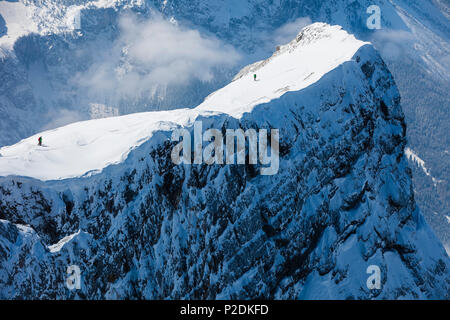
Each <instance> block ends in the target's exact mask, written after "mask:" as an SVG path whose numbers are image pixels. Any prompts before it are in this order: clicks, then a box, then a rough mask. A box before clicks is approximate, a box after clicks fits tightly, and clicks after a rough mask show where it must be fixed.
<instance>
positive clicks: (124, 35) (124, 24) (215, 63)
mask: <svg viewBox="0 0 450 320" xmlns="http://www.w3.org/2000/svg"><path fill="white" fill-rule="evenodd" d="M119 26H120V36H119V39H118V40H117V41H115V42H114V44H113V45H112V47H111V48H107V49H106V50H103V52H101V53H100V55H99V57H98V58H97V60H96V61H97V62H95V63H93V64H92V66H91V67H90V69H89V70H88V72H86V73H82V74H78V75H77V76H76V78H75V80H76V82H77V83H78V84H80V85H81V86H83V87H86V88H87V89H88V90H89V93H91V94H94V95H95V94H101V95H103V96H108V95H110V96H111V97H113V99H114V97H116V98H121V97H124V96H136V95H141V94H142V93H145V92H150V91H151V90H152V88H154V87H155V86H158V85H162V86H166V85H183V84H186V83H187V82H188V81H190V80H192V79H199V80H201V81H209V80H212V78H213V73H214V69H215V68H220V67H230V66H233V65H234V64H236V63H237V62H238V60H239V59H240V55H239V54H238V53H237V51H236V50H235V49H234V48H232V47H230V46H228V45H226V44H224V43H222V42H221V41H219V40H218V39H216V38H214V37H212V36H205V35H202V34H200V32H199V31H197V30H192V29H188V28H186V27H182V26H179V25H178V23H175V22H174V21H167V20H164V19H163V18H161V17H160V16H154V17H152V18H151V19H150V20H146V21H142V20H139V19H138V18H137V17H136V16H135V15H126V16H123V17H122V18H121V19H120V22H119Z"/></svg>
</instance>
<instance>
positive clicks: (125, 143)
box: [0, 23, 367, 180]
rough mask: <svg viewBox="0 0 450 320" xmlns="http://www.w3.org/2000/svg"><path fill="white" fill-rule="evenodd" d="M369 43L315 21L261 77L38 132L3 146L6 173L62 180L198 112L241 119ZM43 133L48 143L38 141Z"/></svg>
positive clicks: (118, 156)
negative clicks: (184, 100)
mask: <svg viewBox="0 0 450 320" xmlns="http://www.w3.org/2000/svg"><path fill="white" fill-rule="evenodd" d="M365 44H367V43H365V42H362V41H359V40H357V39H355V37H354V36H352V35H349V34H348V33H347V32H345V31H344V30H342V28H341V27H340V26H328V25H326V24H323V23H316V24H313V25H311V26H309V27H306V28H305V29H304V30H303V31H302V32H301V33H300V34H299V35H298V37H297V38H296V39H295V40H294V41H292V42H291V43H289V44H287V45H285V46H283V47H282V48H281V49H280V50H279V51H277V52H276V53H275V54H274V55H273V56H272V57H271V58H269V59H267V60H266V61H263V62H260V63H259V65H258V68H256V69H254V70H253V71H252V72H256V73H257V76H258V78H257V81H254V80H253V74H249V73H248V72H244V71H243V72H240V73H239V76H238V77H237V78H236V80H235V81H233V82H231V83H230V84H229V85H227V86H226V87H224V88H222V89H220V90H218V91H216V92H215V93H213V94H211V95H210V96H209V97H207V98H206V99H205V101H204V102H203V103H202V104H201V105H199V106H198V107H197V108H195V109H192V110H189V109H185V110H173V111H162V112H147V113H138V114H131V115H126V116H121V117H116V118H107V119H99V120H90V121H85V122H79V123H74V124H70V125H68V126H66V127H63V128H58V129H55V130H51V131H46V132H42V133H39V134H36V135H34V136H32V137H30V138H27V139H24V140H22V141H20V142H19V143H17V144H16V145H14V146H10V147H3V148H1V149H0V155H1V157H0V176H8V175H18V176H27V177H33V178H37V179H41V180H58V179H66V178H73V177H79V176H83V175H85V174H86V173H87V172H99V171H101V170H102V169H103V168H105V167H106V166H108V165H111V164H117V163H120V162H123V161H124V160H125V159H126V157H127V155H128V153H129V152H130V150H133V149H134V148H135V147H137V146H139V145H141V144H142V143H143V142H145V141H147V140H148V139H149V138H150V137H151V136H152V134H153V133H154V132H156V131H159V130H173V129H174V128H176V127H177V126H182V127H187V126H189V125H190V124H192V122H193V121H195V119H197V118H198V117H207V116H211V115H214V114H228V115H230V116H231V117H233V118H236V119H240V118H242V116H243V114H244V113H249V112H251V111H252V109H253V108H254V107H255V106H257V105H260V104H264V103H268V102H270V101H271V100H274V99H278V98H280V97H281V96H282V95H284V94H285V93H286V92H290V91H299V90H302V89H304V88H306V87H308V86H310V85H312V84H313V83H315V82H317V81H318V80H319V79H320V78H322V77H323V76H324V75H325V74H326V73H328V72H329V71H331V70H333V69H335V68H336V67H337V66H339V65H341V64H343V63H345V62H347V61H350V60H351V59H352V57H353V56H354V55H355V53H356V51H357V50H358V49H359V48H360V47H361V46H363V45H365ZM330 48H333V49H332V50H330ZM244 70H247V69H244ZM262 92H263V93H264V95H263V96H262V95H261V93H262ZM40 136H42V137H43V140H44V147H38V146H37V139H38V137H40Z"/></svg>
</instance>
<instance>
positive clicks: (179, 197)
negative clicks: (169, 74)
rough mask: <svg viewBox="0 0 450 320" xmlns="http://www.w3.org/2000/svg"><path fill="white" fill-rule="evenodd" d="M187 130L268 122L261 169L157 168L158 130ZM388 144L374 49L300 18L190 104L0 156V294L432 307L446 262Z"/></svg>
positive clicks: (398, 149)
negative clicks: (294, 30)
mask: <svg viewBox="0 0 450 320" xmlns="http://www.w3.org/2000/svg"><path fill="white" fill-rule="evenodd" d="M254 74H256V80H255V79H254V77H253V76H254ZM199 122H201V123H202V126H203V129H205V130H206V129H217V131H218V132H226V131H227V130H228V129H242V130H243V131H244V130H252V129H253V130H266V131H269V130H273V129H277V130H279V137H280V140H279V170H278V172H277V174H274V175H267V176H264V175H259V174H258V172H259V169H261V165H260V164H249V163H248V161H247V162H246V164H214V165H207V164H187V163H184V164H183V163H182V164H175V163H174V162H173V161H172V159H171V154H172V151H173V149H174V147H175V145H176V142H174V141H173V139H171V138H172V137H173V133H174V132H175V131H176V130H182V129H185V130H186V131H187V132H192V131H194V132H195V126H196V123H199ZM405 135H406V124H405V120H404V115H403V112H402V110H401V106H400V96H399V93H398V90H397V87H396V85H395V82H394V80H393V78H392V75H391V74H390V72H389V70H388V69H387V67H386V65H385V63H384V62H383V60H382V59H381V58H380V56H379V55H378V53H377V51H376V50H375V49H374V48H373V47H372V46H371V45H370V44H368V43H365V42H362V41H359V40H357V39H355V38H354V37H353V36H352V35H349V34H348V33H347V32H345V31H343V30H342V29H341V28H340V27H339V26H330V25H327V24H323V23H317V24H313V25H310V26H308V27H306V28H304V29H303V30H302V31H301V33H300V34H299V35H298V36H297V37H296V38H295V39H294V40H293V41H292V42H290V43H289V44H287V45H285V46H281V47H279V48H278V50H277V51H276V52H275V53H274V55H273V56H272V57H271V58H269V59H267V60H264V61H260V62H258V63H256V64H253V65H250V66H248V67H246V68H244V69H243V70H242V71H241V72H240V73H239V74H238V75H237V76H236V77H235V78H234V81H232V82H231V83H230V84H229V85H227V86H225V87H224V88H222V89H220V90H218V91H216V92H215V93H213V94H211V95H210V96H209V97H208V98H206V99H205V101H204V102H203V103H202V104H200V105H199V106H198V107H196V108H194V109H182V110H174V111H165V112H149V113H140V114H133V115H128V116H122V117H116V118H106V119H102V120H91V121H87V122H80V123H75V124H71V125H69V126H66V127H62V128H59V129H55V130H52V131H47V132H43V133H40V134H39V135H37V136H34V137H31V138H29V139H25V140H23V141H21V142H19V143H18V144H16V145H14V146H10V147H4V148H2V149H0V153H1V155H2V156H1V157H0V175H2V176H3V177H1V178H0V219H3V220H0V298H83V299H100V298H130V299H134V298H136V299H138V298H146V299H165V298H176V299H184V298H192V299H235V298H241V299H248V298H267V299H271V298H275V299H319V298H320V299H372V298H373V299H417V298H436V299H439V298H441V299H442V298H448V292H449V290H448V289H449V288H448V281H449V275H450V271H449V258H448V256H447V254H446V253H445V250H444V248H443V247H442V245H441V244H440V243H439V241H438V240H437V239H436V237H435V236H434V234H433V232H432V231H431V230H430V228H429V227H428V225H427V224H426V223H425V221H424V219H423V217H422V215H421V213H420V211H419V209H418V207H417V206H416V204H415V200H414V194H413V188H412V182H411V170H410V169H409V168H408V166H407V162H406V159H405V156H404V153H403V152H404V148H405V144H406V138H405ZM39 136H43V138H44V146H43V147H38V146H37V145H36V144H37V138H38V137H39ZM189 142H190V140H189ZM271 148H273V143H272V145H271ZM272 150H273V149H272ZM272 155H273V154H272ZM216 156H217V154H216ZM246 158H250V154H248V153H247V154H246ZM73 266H76V268H78V269H79V270H80V277H81V280H80V287H79V289H75V290H71V289H70V288H68V287H67V286H66V277H67V270H68V268H73ZM377 277H378V278H377ZM72 289H73V288H72Z"/></svg>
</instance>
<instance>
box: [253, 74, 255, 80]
mask: <svg viewBox="0 0 450 320" xmlns="http://www.w3.org/2000/svg"><path fill="white" fill-rule="evenodd" d="M253 80H254V81H256V73H255V74H254V75H253Z"/></svg>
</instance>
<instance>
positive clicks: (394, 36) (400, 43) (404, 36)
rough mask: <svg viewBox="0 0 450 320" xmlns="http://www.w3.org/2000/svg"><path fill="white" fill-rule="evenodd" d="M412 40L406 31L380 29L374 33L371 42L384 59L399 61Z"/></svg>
mask: <svg viewBox="0 0 450 320" xmlns="http://www.w3.org/2000/svg"><path fill="white" fill-rule="evenodd" d="M414 39H415V38H414V35H413V34H412V33H411V32H408V31H403V30H392V29H380V30H377V31H376V32H374V34H373V39H372V42H374V43H376V44H377V48H378V49H379V50H380V51H381V53H382V55H383V57H384V58H388V59H390V60H396V59H401V57H402V56H403V54H404V52H405V50H407V49H408V48H409V46H410V45H411V42H412V41H414Z"/></svg>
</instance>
